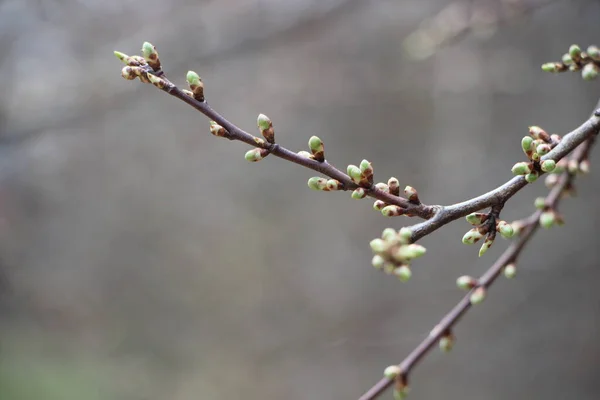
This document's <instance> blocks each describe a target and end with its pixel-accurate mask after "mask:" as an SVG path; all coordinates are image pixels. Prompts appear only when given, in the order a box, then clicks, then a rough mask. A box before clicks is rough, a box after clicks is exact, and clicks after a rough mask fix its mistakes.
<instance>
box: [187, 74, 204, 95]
mask: <svg viewBox="0 0 600 400" xmlns="http://www.w3.org/2000/svg"><path fill="white" fill-rule="evenodd" d="M186 80H187V83H188V85H189V86H190V89H191V90H192V93H194V98H195V99H196V100H198V101H204V83H202V79H200V75H198V74H197V73H195V72H194V71H188V73H187V75H186Z"/></svg>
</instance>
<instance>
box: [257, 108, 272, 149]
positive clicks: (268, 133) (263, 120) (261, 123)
mask: <svg viewBox="0 0 600 400" xmlns="http://www.w3.org/2000/svg"><path fill="white" fill-rule="evenodd" d="M256 125H258V130H259V131H260V134H261V135H263V137H264V138H265V140H266V141H267V142H269V143H275V131H274V130H273V123H272V122H271V120H270V119H269V117H267V116H266V115H265V114H258V118H256Z"/></svg>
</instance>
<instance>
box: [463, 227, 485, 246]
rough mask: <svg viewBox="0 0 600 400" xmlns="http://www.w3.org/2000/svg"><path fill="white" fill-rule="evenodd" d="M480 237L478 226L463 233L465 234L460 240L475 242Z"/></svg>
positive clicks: (467, 242)
mask: <svg viewBox="0 0 600 400" xmlns="http://www.w3.org/2000/svg"><path fill="white" fill-rule="evenodd" d="M482 237H483V233H481V232H480V231H479V228H473V229H471V230H470V231H468V232H467V233H465V235H464V236H463V238H462V242H463V243H464V244H475V243H477V242H478V241H479V240H481V238H482Z"/></svg>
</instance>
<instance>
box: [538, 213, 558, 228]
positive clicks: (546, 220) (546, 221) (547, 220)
mask: <svg viewBox="0 0 600 400" xmlns="http://www.w3.org/2000/svg"><path fill="white" fill-rule="evenodd" d="M555 223H556V213H555V212H554V211H552V210H550V211H544V212H543V213H541V214H540V226H541V227H542V228H545V229H549V228H551V227H552V226H553V225H554V224H555Z"/></svg>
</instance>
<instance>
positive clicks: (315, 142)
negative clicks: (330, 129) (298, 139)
mask: <svg viewBox="0 0 600 400" xmlns="http://www.w3.org/2000/svg"><path fill="white" fill-rule="evenodd" d="M308 147H309V148H310V151H311V152H312V155H313V157H314V158H315V160H317V161H319V162H323V161H325V145H324V144H323V141H322V140H321V139H320V138H319V137H317V136H311V138H310V139H309V140H308ZM348 174H349V173H348Z"/></svg>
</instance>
